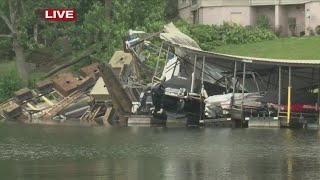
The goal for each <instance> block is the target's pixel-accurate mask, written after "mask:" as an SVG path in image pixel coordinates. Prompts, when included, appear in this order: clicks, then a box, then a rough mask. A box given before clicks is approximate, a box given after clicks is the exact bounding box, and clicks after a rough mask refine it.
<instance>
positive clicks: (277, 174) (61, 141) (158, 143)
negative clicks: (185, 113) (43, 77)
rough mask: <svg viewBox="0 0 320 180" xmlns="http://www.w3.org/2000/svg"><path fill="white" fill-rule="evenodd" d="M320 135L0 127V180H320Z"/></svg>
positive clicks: (276, 131)
mask: <svg viewBox="0 0 320 180" xmlns="http://www.w3.org/2000/svg"><path fill="white" fill-rule="evenodd" d="M319 169H320V133H319V132H318V131H314V130H290V129H211V128H205V129H204V128H200V129H186V128H134V127H129V128H90V127H71V126H67V127H65V126H48V125H46V126H44V125H22V124H21V125H20V124H19V125H17V124H15V125H0V179H4V180H6V179H39V180H40V179H41V180H42V179H77V180H78V179H130V180H131V179H133V180H141V179H147V180H150V179H154V180H157V179H178V180H180V179H181V180H188V179H320V173H319Z"/></svg>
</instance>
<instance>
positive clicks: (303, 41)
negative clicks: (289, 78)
mask: <svg viewBox="0 0 320 180" xmlns="http://www.w3.org/2000/svg"><path fill="white" fill-rule="evenodd" d="M319 47H320V37H296V38H278V39H275V40H270V41H263V42H257V43H250V44H239V45H225V46H220V47H217V48H216V50H215V51H216V52H219V53H225V54H232V55H241V56H252V57H261V58H275V59H298V60H303V59H307V60H320V53H319Z"/></svg>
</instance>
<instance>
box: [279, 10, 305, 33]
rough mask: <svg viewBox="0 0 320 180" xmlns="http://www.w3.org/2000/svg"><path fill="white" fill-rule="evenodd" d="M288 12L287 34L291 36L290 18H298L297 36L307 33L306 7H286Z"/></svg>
mask: <svg viewBox="0 0 320 180" xmlns="http://www.w3.org/2000/svg"><path fill="white" fill-rule="evenodd" d="M285 8H286V11H287V17H288V18H287V22H284V23H286V25H287V28H286V30H287V32H286V33H287V34H291V31H290V29H289V25H288V20H289V18H296V24H297V27H296V35H300V32H302V31H305V7H304V5H287V6H285Z"/></svg>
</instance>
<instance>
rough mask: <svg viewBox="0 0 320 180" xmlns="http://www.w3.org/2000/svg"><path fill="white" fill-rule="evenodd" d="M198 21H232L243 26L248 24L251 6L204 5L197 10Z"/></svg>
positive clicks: (249, 22)
mask: <svg viewBox="0 0 320 180" xmlns="http://www.w3.org/2000/svg"><path fill="white" fill-rule="evenodd" d="M199 15H200V16H199V17H200V19H199V23H201V24H216V25H221V24H223V22H234V23H238V24H241V25H243V26H247V25H250V24H251V23H252V22H251V21H252V20H251V7H249V6H248V7H205V8H201V10H200V11H199Z"/></svg>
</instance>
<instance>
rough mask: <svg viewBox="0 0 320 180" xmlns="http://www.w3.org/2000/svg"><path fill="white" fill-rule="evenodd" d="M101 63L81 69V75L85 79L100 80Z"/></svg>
mask: <svg viewBox="0 0 320 180" xmlns="http://www.w3.org/2000/svg"><path fill="white" fill-rule="evenodd" d="M98 66H99V63H93V64H90V65H88V66H86V67H83V68H81V69H80V73H81V75H82V76H83V77H87V76H89V77H91V78H92V79H94V80H96V79H98V78H99V67H98Z"/></svg>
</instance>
